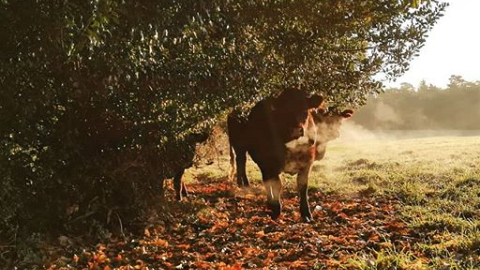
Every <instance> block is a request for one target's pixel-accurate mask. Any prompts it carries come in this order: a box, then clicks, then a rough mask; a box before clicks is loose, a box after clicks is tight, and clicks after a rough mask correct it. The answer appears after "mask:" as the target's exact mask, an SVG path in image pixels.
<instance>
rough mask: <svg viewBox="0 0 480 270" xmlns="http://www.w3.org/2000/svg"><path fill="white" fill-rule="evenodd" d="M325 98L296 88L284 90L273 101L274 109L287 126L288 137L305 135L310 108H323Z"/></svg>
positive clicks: (283, 124) (290, 138) (285, 130)
mask: <svg viewBox="0 0 480 270" xmlns="http://www.w3.org/2000/svg"><path fill="white" fill-rule="evenodd" d="M323 104H324V100H323V98H322V97H321V96H319V95H312V96H310V97H309V96H307V94H305V93H304V92H302V91H300V90H295V89H287V90H285V91H283V92H282V93H281V94H280V96H278V97H277V98H276V99H275V100H274V102H273V110H274V111H275V114H276V116H277V118H278V120H279V122H281V123H282V124H281V125H282V126H283V127H284V128H285V129H284V132H285V133H287V135H286V138H287V139H288V140H287V141H289V140H294V139H297V138H299V137H301V136H303V129H304V128H303V127H304V125H305V123H306V121H307V118H308V113H309V111H310V110H316V109H318V108H321V107H322V106H323Z"/></svg>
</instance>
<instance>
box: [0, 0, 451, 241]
mask: <svg viewBox="0 0 480 270" xmlns="http://www.w3.org/2000/svg"><path fill="white" fill-rule="evenodd" d="M444 8H445V4H441V3H438V2H437V1H399V0H382V1H377V0H369V1H361V3H359V2H358V1H356V0H345V1H333V0H328V1H317V0H296V1H292V0H275V1H274V0H272V1H253V0H252V1H237V2H235V1H230V0H212V1H210V0H209V1H113V0H92V1H78V0H77V1H73V0H48V1H47V0H45V1H34V0H21V1H20V0H1V1H0V29H1V31H0V40H1V41H2V42H1V43H0V122H1V125H0V175H1V181H2V183H1V187H2V189H1V191H0V202H1V205H0V215H1V216H2V217H3V218H2V220H1V221H0V234H2V235H13V234H14V233H13V232H14V231H16V230H17V228H20V229H21V230H20V232H21V231H22V229H25V230H26V231H31V230H44V229H52V228H53V229H71V228H77V227H79V226H78V225H82V224H88V225H92V224H95V222H98V221H100V222H101V223H105V221H106V222H107V223H108V222H110V223H112V220H114V219H115V220H117V219H118V220H123V221H128V224H127V225H130V224H131V223H132V222H133V220H134V217H137V216H141V215H142V213H144V211H146V209H148V206H150V201H149V199H151V198H156V195H157V194H158V193H159V191H160V186H161V185H162V184H163V182H162V181H163V180H162V179H164V178H168V177H171V176H172V174H173V173H174V172H175V171H176V170H177V169H178V167H179V166H182V164H184V163H185V162H186V160H188V157H189V156H190V154H191V152H192V151H193V150H192V149H193V146H194V142H193V140H192V139H191V137H192V136H191V134H192V133H195V132H201V131H203V130H205V129H208V128H209V127H210V126H211V125H212V124H213V123H214V122H215V121H216V120H217V119H218V118H219V117H220V116H222V115H224V114H225V113H227V112H228V111H229V110H230V109H231V108H232V107H244V106H245V108H248V107H249V106H251V104H252V103H254V102H255V101H257V100H259V99H260V98H262V97H265V96H267V95H270V94H275V93H278V92H280V91H281V90H282V89H284V88H285V87H297V88H301V89H303V90H304V91H308V92H312V93H313V92H315V93H321V94H324V95H326V96H327V97H328V98H329V99H331V100H334V101H335V102H336V103H339V104H347V103H349V104H354V105H359V104H362V103H363V102H364V101H365V96H366V95H367V94H369V93H373V92H378V91H379V89H380V84H379V83H378V82H376V81H375V80H374V79H373V75H375V74H378V73H380V72H384V73H385V74H386V75H387V76H389V77H395V76H397V75H399V74H401V73H402V72H403V71H404V70H405V68H407V67H408V62H409V60H410V59H411V58H412V57H413V56H414V55H415V54H416V53H417V52H418V50H419V48H420V47H421V46H422V45H423V43H424V38H425V35H426V33H427V32H428V30H430V29H431V27H432V26H433V24H434V23H435V21H436V20H437V19H438V18H439V16H441V13H442V12H443V10H444ZM124 223H125V222H124ZM115 224H117V223H116V222H115ZM124 225H125V224H124ZM15 235H16V233H15ZM4 239H6V238H4Z"/></svg>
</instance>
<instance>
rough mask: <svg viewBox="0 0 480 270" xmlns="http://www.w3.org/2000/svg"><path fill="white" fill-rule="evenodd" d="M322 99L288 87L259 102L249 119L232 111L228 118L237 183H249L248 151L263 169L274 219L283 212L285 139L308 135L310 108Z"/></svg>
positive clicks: (240, 184) (319, 103)
mask: <svg viewBox="0 0 480 270" xmlns="http://www.w3.org/2000/svg"><path fill="white" fill-rule="evenodd" d="M322 103H323V99H322V98H321V97H320V96H312V97H307V95H306V94H305V93H303V92H301V91H299V90H294V89H288V90H285V91H283V92H282V93H281V94H280V96H278V97H276V98H268V99H265V100H262V101H260V102H259V103H257V104H256V105H255V106H254V107H253V108H252V111H251V112H250V114H249V116H248V118H247V119H246V120H241V119H240V118H238V117H236V116H235V115H232V114H231V115H229V117H228V119H227V126H228V137H229V142H230V150H231V151H230V153H231V156H230V157H231V160H230V163H231V164H232V172H233V171H234V170H235V169H234V166H235V163H236V165H237V183H238V185H239V186H248V185H249V181H248V178H247V175H246V172H245V163H246V153H247V152H248V153H249V154H250V156H251V157H252V159H253V160H254V161H255V162H256V163H257V165H258V166H259V167H260V170H261V172H262V178H263V182H264V184H265V188H266V190H267V203H268V206H269V208H270V209H271V211H272V212H271V216H272V218H273V219H276V218H278V216H279V215H280V213H281V202H280V195H281V190H282V183H281V180H280V174H281V172H282V171H283V169H284V166H285V160H286V156H287V148H286V147H285V143H287V142H289V141H292V140H296V139H298V138H300V137H302V136H304V134H303V133H304V129H305V127H304V126H305V124H306V123H307V119H308V118H309V111H310V110H313V109H316V108H318V107H320V106H321V105H322ZM232 150H233V151H232ZM233 152H235V157H234V155H233ZM234 159H235V161H236V162H234Z"/></svg>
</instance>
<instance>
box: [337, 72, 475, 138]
mask: <svg viewBox="0 0 480 270" xmlns="http://www.w3.org/2000/svg"><path fill="white" fill-rule="evenodd" d="M341 134H342V136H341V138H342V139H349V140H359V139H395V138H416V137H430V136H473V135H480V82H479V81H477V82H468V81H465V80H463V78H462V77H460V76H452V77H451V78H450V84H449V85H448V87H447V88H439V87H436V86H433V85H427V84H426V83H425V82H422V83H421V84H420V85H419V86H418V87H417V88H415V87H413V86H412V85H410V84H402V87H400V88H391V89H387V90H386V91H385V93H383V94H380V95H379V96H378V97H373V96H372V97H370V98H369V99H368V100H367V104H366V105H365V106H363V107H361V108H360V109H358V110H357V111H356V113H355V115H354V116H353V117H352V119H351V120H349V121H347V122H346V123H344V125H343V127H342V132H341Z"/></svg>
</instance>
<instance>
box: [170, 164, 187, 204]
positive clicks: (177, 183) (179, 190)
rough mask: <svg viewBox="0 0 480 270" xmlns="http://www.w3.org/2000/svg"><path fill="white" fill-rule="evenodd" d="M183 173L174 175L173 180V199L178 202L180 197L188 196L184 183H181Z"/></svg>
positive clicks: (182, 171) (182, 170) (183, 170)
mask: <svg viewBox="0 0 480 270" xmlns="http://www.w3.org/2000/svg"><path fill="white" fill-rule="evenodd" d="M184 172H185V169H181V170H179V171H178V172H177V174H176V175H175V177H174V178H173V186H174V188H175V197H176V199H177V200H178V201H181V200H182V195H183V196H185V197H187V196H188V191H187V187H186V186H185V183H183V181H182V177H183V173H184Z"/></svg>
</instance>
